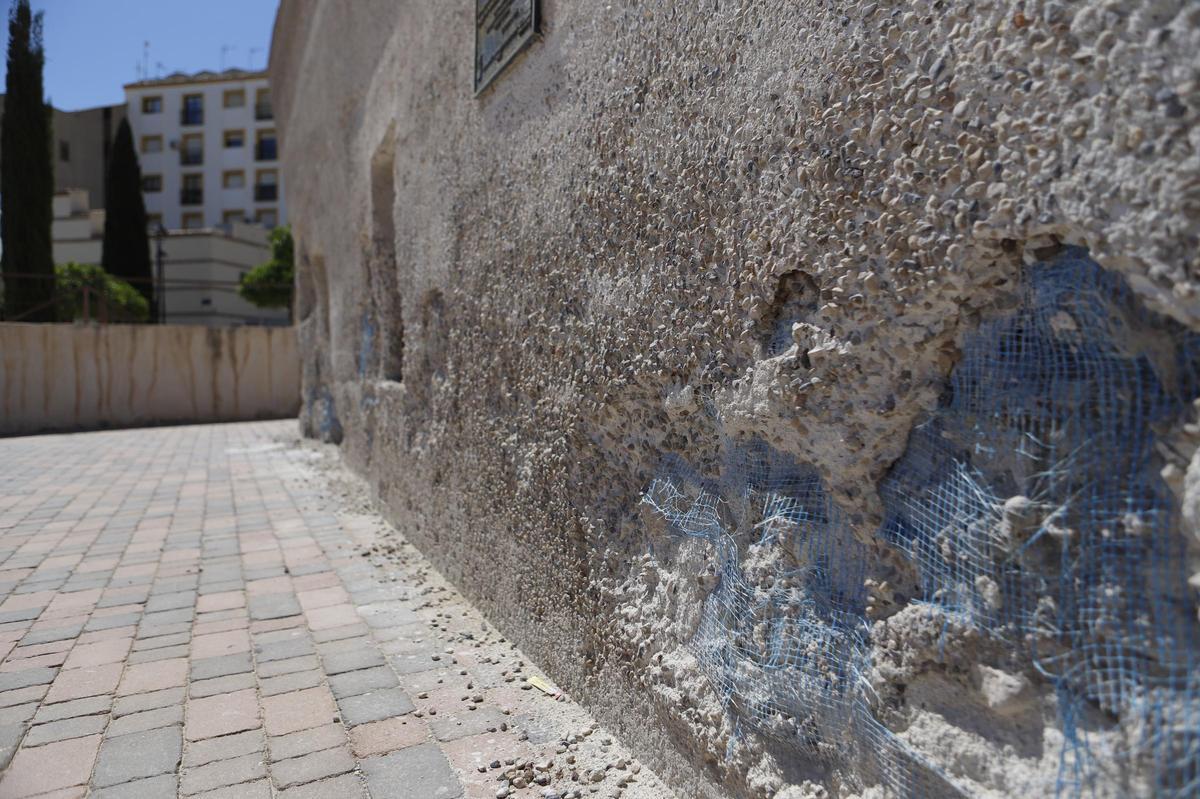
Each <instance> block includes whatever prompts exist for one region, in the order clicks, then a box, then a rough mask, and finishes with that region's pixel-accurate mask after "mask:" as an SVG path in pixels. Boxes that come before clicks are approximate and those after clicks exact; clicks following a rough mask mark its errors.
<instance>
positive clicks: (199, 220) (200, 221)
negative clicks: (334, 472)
mask: <svg viewBox="0 0 1200 799" xmlns="http://www.w3.org/2000/svg"><path fill="white" fill-rule="evenodd" d="M202 227H204V214H184V215H183V229H184V230H199V229H200V228H202Z"/></svg>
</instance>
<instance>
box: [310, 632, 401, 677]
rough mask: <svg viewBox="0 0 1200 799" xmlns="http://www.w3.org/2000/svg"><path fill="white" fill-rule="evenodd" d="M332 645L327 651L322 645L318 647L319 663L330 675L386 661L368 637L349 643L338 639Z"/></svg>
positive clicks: (373, 665)
mask: <svg viewBox="0 0 1200 799" xmlns="http://www.w3.org/2000/svg"><path fill="white" fill-rule="evenodd" d="M332 647H333V649H331V651H329V652H326V651H325V650H324V648H323V647H318V649H320V650H321V665H322V666H323V667H324V669H325V673H326V674H328V675H330V676H333V675H335V674H344V673H345V672H348V671H358V670H359V669H369V668H373V667H375V666H382V665H384V664H385V663H386V661H385V660H384V658H383V655H382V654H380V652H379V650H378V649H377V648H376V646H375V642H374V641H371V640H370V639H367V640H366V641H365V642H364V641H356V642H352V643H350V644H348V643H347V642H343V641H339V642H337V643H336V644H333V645H332Z"/></svg>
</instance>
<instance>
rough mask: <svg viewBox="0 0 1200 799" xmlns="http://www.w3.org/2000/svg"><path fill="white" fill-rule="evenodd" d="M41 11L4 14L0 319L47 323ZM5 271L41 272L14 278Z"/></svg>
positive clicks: (49, 176)
mask: <svg viewBox="0 0 1200 799" xmlns="http://www.w3.org/2000/svg"><path fill="white" fill-rule="evenodd" d="M45 63H46V54H45V50H44V49H43V47H42V15H41V14H40V13H39V14H33V13H32V11H30V9H29V0H17V2H16V3H15V4H14V5H13V7H12V10H11V11H10V12H9V17H8V75H7V77H6V79H5V93H6V96H5V100H4V117H3V119H2V120H0V239H2V240H3V244H4V254H3V256H2V257H0V271H2V272H3V273H4V276H5V277H4V304H5V312H6V317H7V318H8V319H15V318H19V319H20V320H21V321H24V322H53V321H54V305H53V300H54V252H53V249H52V245H51V238H50V225H51V223H52V221H53V219H54V211H53V203H54V161H53V156H52V144H51V131H50V126H51V113H52V112H51V109H50V107H49V106H48V105H47V104H46V102H45V97H44V92H43V86H42V67H43V66H44V65H45ZM12 273H27V274H33V275H39V276H40V275H45V278H40V277H39V278H19V277H12V276H10V275H11V274H12Z"/></svg>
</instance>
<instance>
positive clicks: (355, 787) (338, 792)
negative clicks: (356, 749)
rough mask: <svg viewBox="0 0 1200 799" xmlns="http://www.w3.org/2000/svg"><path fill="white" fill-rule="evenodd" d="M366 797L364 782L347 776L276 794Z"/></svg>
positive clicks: (280, 797)
mask: <svg viewBox="0 0 1200 799" xmlns="http://www.w3.org/2000/svg"><path fill="white" fill-rule="evenodd" d="M366 795H367V794H366V790H365V789H364V788H363V784H362V780H360V779H359V778H358V776H357V775H354V774H345V775H343V776H341V777H334V778H333V779H331V780H323V781H322V782H313V783H310V784H308V785H301V786H299V787H296V788H289V789H288V790H286V791H283V792H281V793H279V794H276V797H277V799H333V797H337V799H359V798H360V797H364V796H366ZM410 799H416V794H411V795H410ZM422 799H424V797H422Z"/></svg>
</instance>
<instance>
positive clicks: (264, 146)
mask: <svg viewBox="0 0 1200 799" xmlns="http://www.w3.org/2000/svg"><path fill="white" fill-rule="evenodd" d="M277 156H278V152H277V148H276V146H275V131H273V130H260V131H259V132H258V146H257V147H256V148H255V150H254V159H255V160H256V161H274V160H275V158H276V157H277Z"/></svg>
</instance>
